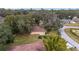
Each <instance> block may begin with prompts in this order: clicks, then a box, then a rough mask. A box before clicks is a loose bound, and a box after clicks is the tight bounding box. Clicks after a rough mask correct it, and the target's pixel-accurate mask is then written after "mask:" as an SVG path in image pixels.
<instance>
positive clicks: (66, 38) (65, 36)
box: [59, 26, 79, 50]
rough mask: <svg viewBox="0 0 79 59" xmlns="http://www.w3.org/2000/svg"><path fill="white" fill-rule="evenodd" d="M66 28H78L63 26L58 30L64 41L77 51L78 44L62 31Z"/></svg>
mask: <svg viewBox="0 0 79 59" xmlns="http://www.w3.org/2000/svg"><path fill="white" fill-rule="evenodd" d="M67 28H79V27H78V26H64V27H63V28H61V29H59V31H60V34H61V36H62V37H63V38H64V40H66V41H67V42H68V43H70V44H71V45H72V46H74V47H76V48H77V50H79V44H78V43H77V42H75V41H74V39H72V38H70V37H69V36H68V35H67V34H66V33H65V31H64V29H67Z"/></svg>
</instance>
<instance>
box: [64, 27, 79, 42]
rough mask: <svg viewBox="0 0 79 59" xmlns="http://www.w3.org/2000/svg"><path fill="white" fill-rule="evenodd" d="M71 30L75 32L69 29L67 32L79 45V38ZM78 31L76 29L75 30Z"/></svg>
mask: <svg viewBox="0 0 79 59" xmlns="http://www.w3.org/2000/svg"><path fill="white" fill-rule="evenodd" d="M71 30H74V28H68V29H65V32H66V33H67V34H68V36H70V37H71V38H72V39H73V40H74V41H76V42H77V43H79V36H77V35H75V33H76V32H75V33H73V32H71ZM75 30H76V29H75Z"/></svg>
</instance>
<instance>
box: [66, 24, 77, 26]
mask: <svg viewBox="0 0 79 59" xmlns="http://www.w3.org/2000/svg"><path fill="white" fill-rule="evenodd" d="M65 26H79V23H71V24H65Z"/></svg>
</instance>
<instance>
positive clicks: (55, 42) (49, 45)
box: [42, 35, 67, 51]
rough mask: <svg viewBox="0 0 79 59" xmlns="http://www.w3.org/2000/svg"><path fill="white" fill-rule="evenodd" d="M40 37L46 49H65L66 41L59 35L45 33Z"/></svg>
mask: <svg viewBox="0 0 79 59" xmlns="http://www.w3.org/2000/svg"><path fill="white" fill-rule="evenodd" d="M42 39H43V42H44V46H45V47H46V49H47V51H64V50H67V47H66V42H65V41H64V40H63V39H62V38H61V37H59V36H50V35H46V36H43V37H42Z"/></svg>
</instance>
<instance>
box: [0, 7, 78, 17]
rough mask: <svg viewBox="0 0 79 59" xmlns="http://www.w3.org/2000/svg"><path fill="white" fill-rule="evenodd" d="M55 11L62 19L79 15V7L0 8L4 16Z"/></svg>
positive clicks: (1, 14) (0, 12)
mask: <svg viewBox="0 0 79 59" xmlns="http://www.w3.org/2000/svg"><path fill="white" fill-rule="evenodd" d="M37 12H39V13H50V14H52V13H55V14H58V17H59V18H60V19H62V18H69V17H68V16H71V17H70V18H73V16H77V17H79V9H74V10H73V9H68V10H65V9H59V10H55V9H50V10H47V9H43V8H41V9H38V10H35V9H32V8H31V9H4V8H1V9H0V16H2V17H5V16H7V15H21V14H23V15H26V14H28V13H37Z"/></svg>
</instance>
